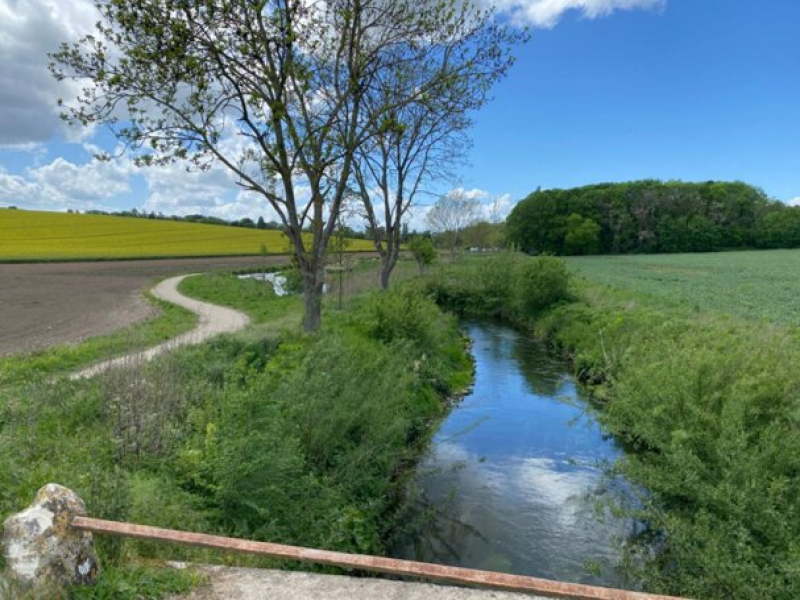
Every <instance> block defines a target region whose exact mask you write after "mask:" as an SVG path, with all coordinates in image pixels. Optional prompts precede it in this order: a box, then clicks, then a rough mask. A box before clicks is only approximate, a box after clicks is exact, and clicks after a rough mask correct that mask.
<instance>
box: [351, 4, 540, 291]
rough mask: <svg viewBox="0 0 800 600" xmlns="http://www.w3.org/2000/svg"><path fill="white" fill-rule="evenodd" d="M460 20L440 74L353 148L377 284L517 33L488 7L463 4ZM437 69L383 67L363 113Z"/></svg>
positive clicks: (455, 152) (454, 159)
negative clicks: (377, 264)
mask: <svg viewBox="0 0 800 600" xmlns="http://www.w3.org/2000/svg"><path fill="white" fill-rule="evenodd" d="M465 6H466V5H465ZM462 11H463V9H462ZM460 18H461V19H465V20H466V21H467V22H468V23H469V26H468V27H467V28H465V29H464V33H463V37H462V39H461V40H460V41H459V43H458V44H457V45H455V46H454V50H456V52H454V54H453V58H452V59H451V60H450V66H449V68H448V71H449V74H448V76H447V77H446V78H442V79H441V80H440V81H439V82H438V83H437V84H436V85H435V86H431V87H430V89H429V93H427V94H425V95H422V96H420V97H419V98H418V99H417V100H416V101H414V102H410V103H408V104H407V105H405V106H403V107H400V108H399V109H398V110H396V111H393V112H392V113H391V114H386V115H384V116H383V117H382V118H375V119H374V122H375V123H376V129H375V135H374V136H373V137H372V139H371V140H370V141H369V142H368V143H366V144H364V145H363V146H361V147H360V149H359V152H358V153H357V158H358V160H357V161H356V163H355V166H354V175H355V180H356V183H357V188H358V191H359V195H360V197H361V200H362V202H363V206H364V214H365V217H366V219H367V222H368V225H369V230H370V231H372V232H373V233H375V234H377V233H379V232H381V231H383V233H384V235H375V236H374V237H373V241H374V243H375V249H376V250H377V251H378V253H379V254H380V256H381V271H380V276H381V287H382V288H383V289H386V288H388V286H389V279H390V277H391V273H392V270H393V269H394V267H395V265H396V264H397V260H398V257H399V254H400V243H401V238H402V224H403V223H404V219H405V216H406V214H407V213H408V211H409V209H410V208H411V207H412V205H413V204H414V202H415V199H416V197H417V196H418V194H420V193H422V192H424V186H425V185H426V184H428V183H429V182H431V181H438V182H441V181H444V180H447V179H452V174H451V172H450V169H451V168H452V166H453V165H455V164H457V163H458V162H460V161H461V160H462V159H463V156H464V153H465V151H466V148H467V146H468V144H467V142H468V140H467V137H466V130H467V128H468V127H469V126H470V125H471V124H472V119H471V117H470V113H471V112H473V111H475V110H477V109H479V108H480V107H481V106H482V105H483V104H484V103H485V102H486V100H487V98H488V93H489V90H490V89H491V86H492V84H493V83H494V82H496V81H497V80H498V79H500V78H501V77H502V76H503V75H504V74H505V73H506V71H507V70H508V68H509V67H510V66H511V64H512V62H513V59H512V57H511V55H510V53H509V48H510V46H511V45H512V44H513V43H515V42H516V41H519V40H521V39H523V38H524V34H519V33H512V31H513V30H510V29H505V28H502V27H497V26H495V25H493V22H492V15H491V13H487V12H479V11H476V10H473V9H469V10H468V11H466V12H463V14H462V16H461V17H460ZM438 68H439V67H438V65H430V64H425V63H422V64H417V63H402V64H398V65H397V66H396V67H395V68H394V69H392V70H388V71H387V73H386V76H385V77H384V79H383V81H382V86H381V87H380V88H378V89H376V90H374V91H372V92H371V93H370V94H368V96H367V102H366V104H367V106H368V107H369V108H368V112H370V113H371V112H376V111H377V112H378V113H382V112H383V111H382V108H381V107H383V106H385V105H386V104H387V103H389V102H390V101H391V98H393V97H395V96H398V95H399V96H405V95H408V94H409V91H410V90H412V89H415V88H418V87H420V86H424V85H425V84H426V82H431V81H434V80H435V77H434V73H433V72H431V70H432V69H433V70H435V69H438Z"/></svg>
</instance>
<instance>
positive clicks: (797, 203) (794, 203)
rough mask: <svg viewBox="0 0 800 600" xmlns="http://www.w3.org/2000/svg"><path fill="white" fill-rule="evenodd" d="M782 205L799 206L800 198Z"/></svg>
mask: <svg viewBox="0 0 800 600" xmlns="http://www.w3.org/2000/svg"><path fill="white" fill-rule="evenodd" d="M784 204H788V205H789V206H800V196H798V197H797V198H792V199H791V200H787V201H786V202H784Z"/></svg>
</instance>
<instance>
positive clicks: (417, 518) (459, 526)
mask: <svg viewBox="0 0 800 600" xmlns="http://www.w3.org/2000/svg"><path fill="white" fill-rule="evenodd" d="M455 501H456V494H455V489H452V490H451V491H450V493H449V494H447V495H446V496H445V498H444V500H443V501H442V502H438V503H434V502H433V501H431V499H430V498H429V497H428V496H427V494H425V493H424V492H420V494H419V497H418V498H417V500H416V502H415V506H414V509H413V512H414V513H415V515H414V525H412V526H411V527H410V528H409V529H407V531H408V533H410V534H411V536H409V539H407V540H406V544H407V545H410V546H413V548H414V557H415V558H416V559H417V560H421V561H425V562H442V563H453V564H458V563H460V562H461V560H462V555H461V552H459V550H458V548H469V547H470V546H471V542H472V539H471V538H477V539H478V540H480V541H481V542H483V543H484V544H487V545H488V544H489V539H488V538H487V537H486V536H484V535H483V534H482V533H481V532H480V531H479V530H478V529H477V528H476V527H475V526H473V525H470V524H469V523H466V522H464V521H462V520H461V519H459V518H458V517H457V516H454V515H455V513H456V511H455V510H453V508H452V507H453V505H454V504H455Z"/></svg>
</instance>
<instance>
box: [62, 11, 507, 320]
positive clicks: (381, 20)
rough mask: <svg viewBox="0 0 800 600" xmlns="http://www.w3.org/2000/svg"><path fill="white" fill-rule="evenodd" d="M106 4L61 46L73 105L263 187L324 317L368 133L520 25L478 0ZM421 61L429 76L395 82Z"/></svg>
mask: <svg viewBox="0 0 800 600" xmlns="http://www.w3.org/2000/svg"><path fill="white" fill-rule="evenodd" d="M95 4H96V6H97V8H98V10H99V11H100V14H101V16H102V18H101V20H100V21H99V22H98V23H97V26H96V32H95V33H94V34H88V35H86V36H84V38H83V39H81V40H80V41H79V42H77V43H75V44H63V45H62V47H61V49H60V50H59V51H58V52H57V53H55V54H54V55H53V56H52V63H51V69H52V71H53V74H54V75H55V77H56V78H58V79H73V80H75V81H78V82H80V83H82V84H83V85H84V86H85V87H84V89H83V92H82V93H81V94H80V95H79V97H78V98H77V99H73V100H71V101H68V102H66V103H65V104H64V107H65V110H64V114H63V116H64V117H65V118H66V119H67V120H69V121H71V122H74V123H80V124H83V125H89V124H93V123H100V124H105V125H107V126H110V127H111V128H112V130H113V131H114V133H115V134H116V136H117V138H118V139H119V140H120V141H121V142H122V144H123V147H124V149H125V150H126V151H129V152H131V153H132V154H133V155H134V159H135V160H136V162H137V163H138V164H141V165H151V164H167V163H172V162H175V161H188V162H189V163H190V164H193V165H195V166H196V167H199V168H201V169H202V168H207V167H209V165H210V164H211V163H212V162H216V163H221V164H223V165H225V167H227V168H228V169H229V170H230V171H231V172H232V173H233V174H234V175H235V177H236V179H237V180H238V183H239V185H240V186H241V188H242V189H243V190H245V191H247V192H251V193H255V194H258V195H260V196H262V197H263V198H264V200H265V203H268V204H269V205H270V207H271V208H272V209H273V211H274V212H275V213H276V214H277V215H278V216H279V218H280V220H281V223H282V225H283V228H284V231H285V233H286V235H287V236H288V237H289V239H290V241H291V244H292V249H293V251H294V254H295V257H296V259H297V263H298V266H299V268H300V271H301V273H302V276H303V289H304V296H305V300H306V319H305V326H306V328H307V329H309V330H312V329H316V328H317V327H319V325H320V322H321V295H322V290H323V284H324V279H325V258H326V253H327V249H328V244H329V242H330V240H331V237H332V236H333V234H334V230H335V228H336V223H337V218H338V215H339V211H340V210H341V207H342V203H343V202H344V201H345V199H346V198H347V197H348V196H349V195H351V194H352V189H351V188H352V172H353V166H354V161H355V160H356V153H357V152H358V150H359V148H361V147H362V146H363V145H364V144H367V143H368V142H369V141H370V140H372V139H373V138H374V137H375V135H376V133H377V131H378V130H379V129H380V127H381V126H382V124H383V123H384V122H385V121H386V118H387V117H388V116H389V115H392V114H395V113H397V111H400V110H402V109H403V108H404V107H406V106H409V105H410V104H412V103H416V102H419V101H421V100H422V99H424V98H425V97H426V96H428V95H430V94H433V93H440V92H441V90H442V89H450V88H453V89H458V87H459V83H460V82H463V81H469V80H471V78H473V77H475V76H476V75H479V74H480V73H482V72H484V70H491V69H493V68H495V65H496V64H497V63H498V61H499V62H501V63H502V62H504V61H505V60H506V59H505V55H504V53H503V52H501V51H499V48H500V46H502V45H503V41H504V40H505V39H506V33H505V32H506V31H507V29H506V28H505V26H504V25H502V24H500V23H498V22H497V21H495V20H494V19H493V18H492V17H491V13H489V12H486V11H484V10H482V9H480V8H479V7H478V6H477V4H473V3H472V2H461V1H457V0H431V1H428V2H422V3H420V2H415V1H413V0H397V1H392V2H387V1H386V0H326V1H323V0H258V1H255V2H254V1H250V0H213V1H204V2H193V1H191V0H111V1H106V0H95ZM408 70H411V71H412V72H413V73H415V74H417V75H420V74H421V75H422V76H420V77H417V78H416V79H414V85H400V86H393V84H390V83H389V82H393V81H396V76H397V74H398V73H403V72H405V71H408ZM387 86H388V87H387ZM386 89H392V92H393V93H391V94H384V93H382V91H383V90H386ZM376 99H379V101H378V102H375V100H376ZM368 101H369V103H368Z"/></svg>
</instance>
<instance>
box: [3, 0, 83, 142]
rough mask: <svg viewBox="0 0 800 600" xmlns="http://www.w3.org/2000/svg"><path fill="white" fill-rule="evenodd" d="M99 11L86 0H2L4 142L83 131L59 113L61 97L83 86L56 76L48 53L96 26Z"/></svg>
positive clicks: (77, 133)
mask: <svg viewBox="0 0 800 600" xmlns="http://www.w3.org/2000/svg"><path fill="white" fill-rule="evenodd" d="M97 16H98V15H97V11H96V9H95V8H94V5H93V4H92V3H91V2H89V1H88V0H69V1H61V0H0V57H2V60H0V146H12V147H21V148H30V147H31V146H32V145H35V144H36V143H39V142H45V141H47V140H48V139H50V138H51V137H52V136H53V135H54V134H56V133H61V134H63V135H65V136H67V137H69V138H72V139H75V136H80V135H82V134H83V133H85V132H84V131H83V130H81V129H70V128H68V127H66V126H65V125H64V123H62V122H61V120H60V119H59V117H58V107H57V105H56V101H57V99H58V98H59V97H64V98H69V97H74V96H76V95H77V93H78V92H79V86H77V85H76V84H74V83H71V82H61V83H59V82H57V81H56V80H55V79H53V77H52V76H51V75H50V72H49V71H48V69H47V61H48V59H47V53H48V52H52V51H54V50H56V49H57V48H58V45H59V44H60V43H61V42H62V41H74V40H77V39H78V37H79V36H80V35H81V34H85V33H89V32H90V31H92V29H93V24H94V22H95V21H96V20H97Z"/></svg>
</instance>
